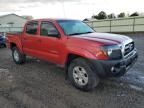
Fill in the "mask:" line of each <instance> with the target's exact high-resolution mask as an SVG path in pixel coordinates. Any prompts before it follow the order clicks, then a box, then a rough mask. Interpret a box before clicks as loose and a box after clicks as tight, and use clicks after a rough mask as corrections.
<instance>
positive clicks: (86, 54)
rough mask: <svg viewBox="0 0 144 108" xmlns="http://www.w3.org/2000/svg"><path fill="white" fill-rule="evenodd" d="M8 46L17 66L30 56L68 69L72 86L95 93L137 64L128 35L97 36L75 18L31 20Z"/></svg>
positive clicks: (10, 35) (13, 36)
mask: <svg viewBox="0 0 144 108" xmlns="http://www.w3.org/2000/svg"><path fill="white" fill-rule="evenodd" d="M7 46H8V47H9V48H10V49H11V50H12V57H13V60H14V62H15V63H16V64H22V63H24V62H25V61H26V56H32V57H36V58H38V59H42V60H46V61H50V62H53V63H55V64H58V65H60V66H62V67H64V68H65V70H66V75H67V77H68V79H69V80H70V81H71V83H72V84H73V85H74V86H75V87H76V88H78V89H80V90H85V91H88V90H92V89H93V88H95V87H96V86H97V85H98V83H99V80H100V79H101V78H105V77H119V76H122V75H124V74H125V73H126V72H127V70H128V69H129V68H130V67H131V66H132V65H133V64H134V63H135V61H136V60H137V57H138V54H137V50H136V48H135V44H134V41H133V40H132V39H131V38H129V37H126V36H123V35H117V34H108V33H96V32H95V31H94V30H93V29H91V28H90V27H89V26H88V25H87V24H85V23H83V22H81V21H79V20H71V19H38V20H32V21H28V22H27V23H26V24H25V27H24V30H23V32H22V33H17V34H16V33H15V34H12V33H11V34H10V33H8V34H7Z"/></svg>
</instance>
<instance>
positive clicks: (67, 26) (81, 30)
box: [58, 20, 94, 36]
mask: <svg viewBox="0 0 144 108" xmlns="http://www.w3.org/2000/svg"><path fill="white" fill-rule="evenodd" d="M58 23H59V25H60V26H61V28H62V29H63V31H64V33H65V34H66V35H69V36H70V35H80V34H86V33H93V32H94V30H93V29H91V28H90V27H89V26H88V25H87V24H85V23H83V22H81V21H78V20H58Z"/></svg>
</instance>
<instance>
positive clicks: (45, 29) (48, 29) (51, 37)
mask: <svg viewBox="0 0 144 108" xmlns="http://www.w3.org/2000/svg"><path fill="white" fill-rule="evenodd" d="M40 39H41V45H40V46H39V50H40V52H41V57H42V58H44V59H46V60H48V61H51V62H54V63H59V62H60V54H61V52H62V47H63V44H62V43H61V42H62V41H61V38H60V34H59V32H58V30H57V29H56V27H55V26H54V24H53V23H51V22H48V21H43V22H41V25H40Z"/></svg>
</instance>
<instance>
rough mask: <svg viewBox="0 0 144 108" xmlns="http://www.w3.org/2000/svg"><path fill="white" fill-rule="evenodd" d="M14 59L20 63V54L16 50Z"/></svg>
mask: <svg viewBox="0 0 144 108" xmlns="http://www.w3.org/2000/svg"><path fill="white" fill-rule="evenodd" d="M14 59H15V60H16V61H19V54H18V52H17V51H16V50H15V51H14Z"/></svg>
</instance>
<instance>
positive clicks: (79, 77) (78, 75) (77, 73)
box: [73, 66, 88, 86]
mask: <svg viewBox="0 0 144 108" xmlns="http://www.w3.org/2000/svg"><path fill="white" fill-rule="evenodd" d="M73 78H74V81H75V82H76V83H77V84H78V85H80V86H84V85H86V84H87V83H88V74H87V72H86V70H85V69H84V68H83V67H81V66H76V67H74V68H73Z"/></svg>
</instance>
